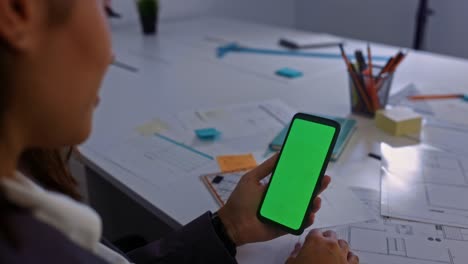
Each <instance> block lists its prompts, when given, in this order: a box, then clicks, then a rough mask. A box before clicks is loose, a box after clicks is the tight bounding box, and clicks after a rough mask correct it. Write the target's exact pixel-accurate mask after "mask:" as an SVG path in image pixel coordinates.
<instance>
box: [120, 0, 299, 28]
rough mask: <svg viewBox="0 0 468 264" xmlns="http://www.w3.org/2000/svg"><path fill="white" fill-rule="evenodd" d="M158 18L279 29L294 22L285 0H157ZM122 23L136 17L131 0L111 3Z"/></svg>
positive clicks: (292, 4) (292, 14) (132, 0)
mask: <svg viewBox="0 0 468 264" xmlns="http://www.w3.org/2000/svg"><path fill="white" fill-rule="evenodd" d="M160 3H161V16H162V17H161V19H162V20H165V21H168V20H175V19H183V18H191V17H197V16H201V15H211V16H223V17H231V18H237V19H243V20H244V19H246V20H250V21H255V22H260V23H267V24H273V25H281V26H293V25H294V24H295V23H294V22H295V20H294V15H295V14H294V12H295V5H294V1H286V0H160ZM113 5H114V6H115V9H116V10H117V11H118V12H121V13H122V14H123V15H124V19H125V20H135V19H136V18H137V15H136V10H135V0H113Z"/></svg>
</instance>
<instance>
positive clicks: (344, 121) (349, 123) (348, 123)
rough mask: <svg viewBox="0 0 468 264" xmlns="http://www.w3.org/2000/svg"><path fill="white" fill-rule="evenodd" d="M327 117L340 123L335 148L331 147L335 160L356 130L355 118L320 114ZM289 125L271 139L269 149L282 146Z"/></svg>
mask: <svg viewBox="0 0 468 264" xmlns="http://www.w3.org/2000/svg"><path fill="white" fill-rule="evenodd" d="M322 117H325V118H328V119H332V120H335V121H336V122H338V123H340V125H341V132H340V134H339V135H338V139H337V141H336V145H335V148H334V149H333V152H332V156H331V160H333V161H335V160H337V159H338V158H339V157H340V155H341V153H342V152H343V150H344V149H345V147H346V144H347V143H348V141H349V139H350V138H351V136H352V135H353V133H354V131H355V130H356V123H357V122H356V120H354V119H349V118H341V117H332V116H322ZM288 129H289V125H287V126H286V127H284V128H283V130H281V132H280V133H279V134H278V135H277V136H276V137H275V138H274V139H273V141H272V142H271V143H270V149H271V150H274V151H278V150H280V149H281V147H282V146H283V142H284V139H285V138H286V134H287V133H288Z"/></svg>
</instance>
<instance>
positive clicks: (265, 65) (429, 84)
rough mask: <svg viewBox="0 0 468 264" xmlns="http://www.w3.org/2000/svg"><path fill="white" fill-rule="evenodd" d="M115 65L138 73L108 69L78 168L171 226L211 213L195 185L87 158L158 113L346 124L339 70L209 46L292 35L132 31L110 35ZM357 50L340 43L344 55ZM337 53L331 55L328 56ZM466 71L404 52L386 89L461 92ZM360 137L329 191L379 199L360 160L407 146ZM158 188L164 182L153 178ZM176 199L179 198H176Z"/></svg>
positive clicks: (373, 177) (262, 42) (221, 28)
mask: <svg viewBox="0 0 468 264" xmlns="http://www.w3.org/2000/svg"><path fill="white" fill-rule="evenodd" d="M113 32H114V36H113V38H114V45H115V50H116V54H117V58H118V59H119V60H121V61H124V62H126V63H128V64H130V65H132V66H135V67H137V68H138V69H139V71H138V72H137V73H132V72H128V71H125V70H122V69H118V68H115V67H112V68H111V69H110V71H109V74H108V75H107V77H106V79H105V82H104V84H103V89H102V91H101V97H102V101H101V105H100V106H99V108H98V110H97V112H96V115H95V123H94V132H93V134H92V137H91V138H90V139H89V141H88V142H87V143H86V144H84V145H83V146H82V147H81V148H80V149H81V151H82V153H83V155H84V157H85V159H86V165H87V166H88V167H90V168H91V169H93V170H96V171H97V172H98V173H100V174H101V175H102V176H103V177H105V178H106V179H107V180H108V181H110V182H111V183H113V184H115V186H117V187H118V188H120V189H121V190H123V191H124V192H125V193H126V194H127V195H129V196H131V197H132V198H133V199H135V200H137V201H138V202H140V203H141V204H142V205H143V206H145V207H146V208H147V209H149V210H151V211H152V212H153V213H155V214H156V215H157V216H158V217H160V218H161V219H163V220H164V221H165V222H166V223H168V224H169V225H170V226H172V227H174V228H176V227H179V226H180V225H183V224H186V223H188V222H190V221H191V220H192V219H193V218H195V217H197V216H198V215H200V214H201V213H203V212H205V211H207V210H216V209H217V208H218V206H217V204H216V203H215V201H214V199H213V198H212V197H211V195H210V194H209V193H208V191H207V190H206V188H205V186H204V185H203V184H202V183H201V181H200V180H199V179H198V178H194V179H188V180H187V182H186V183H185V184H184V185H182V187H181V188H180V189H179V190H167V189H166V190H164V189H158V191H155V186H152V185H149V184H147V182H145V181H143V180H141V179H140V178H137V177H135V176H133V175H132V174H131V173H129V172H127V171H125V170H123V169H121V168H120V167H118V166H116V165H115V164H113V163H111V162H109V161H108V160H106V159H105V158H104V157H103V156H102V155H100V154H98V153H97V152H96V151H95V150H98V151H99V150H100V149H102V148H105V147H106V146H107V145H109V144H113V143H115V142H119V140H122V139H123V138H124V137H125V136H126V135H127V134H128V133H129V131H132V130H133V129H134V128H135V127H136V126H137V125H141V124H142V123H143V122H145V121H147V120H150V119H151V118H153V117H155V116H157V115H158V114H160V113H176V112H180V111H182V110H190V109H195V108H200V107H202V108H203V107H210V106H219V105H223V104H232V103H242V102H246V101H254V100H264V99H274V98H280V99H281V100H283V101H284V102H286V103H287V104H289V105H291V106H292V107H295V108H296V109H298V110H300V111H305V112H315V113H324V114H331V115H343V116H344V115H347V114H349V112H350V111H349V109H350V106H349V102H348V100H349V99H348V98H349V93H348V80H347V75H346V74H345V72H346V69H345V65H344V63H343V61H342V60H338V59H311V58H307V59H306V58H290V57H275V56H262V55H259V56H257V55H242V54H229V55H227V57H225V58H223V59H217V58H216V57H215V47H216V46H219V45H221V44H222V43H215V42H213V41H207V37H208V38H209V39H213V38H217V39H223V40H226V41H229V42H231V41H237V42H239V43H242V44H246V45H250V46H254V47H255V46H257V47H269V46H271V47H276V43H277V41H278V39H279V38H280V37H282V36H284V35H285V34H286V33H287V34H288V35H291V34H295V35H306V34H310V33H305V32H297V31H294V30H291V29H282V28H274V27H269V26H265V25H256V24H248V23H242V22H237V21H232V20H222V19H200V20H193V21H183V22H178V23H172V24H166V25H161V31H160V34H159V35H158V36H157V37H146V38H145V37H142V36H141V35H140V33H139V28H138V26H137V25H114V27H113ZM355 47H360V48H365V43H364V42H360V41H354V40H348V41H347V45H346V49H347V50H348V51H349V52H352V51H354V50H355ZM397 50H398V49H397V48H394V47H388V46H384V45H373V53H374V55H393V54H395V53H396V52H397ZM327 51H329V52H334V53H338V49H337V48H334V49H327ZM285 66H290V67H294V68H296V69H299V70H302V71H303V72H304V73H305V76H304V77H303V78H301V79H298V80H284V79H281V78H280V77H276V76H275V75H274V74H273V73H274V71H275V70H277V69H279V68H282V67H285ZM466 72H468V61H465V60H461V59H455V58H449V57H443V56H439V55H434V54H429V53H424V52H411V53H410V55H409V56H408V58H407V59H406V60H405V61H404V63H403V64H402V65H401V66H400V67H399V70H398V72H397V74H396V78H395V80H394V86H393V87H394V88H400V87H402V86H403V85H405V84H407V83H410V82H413V83H415V84H417V85H418V86H419V87H420V88H421V89H423V90H424V91H425V92H430V91H432V90H436V89H440V88H441V87H446V88H447V89H451V91H454V90H459V91H466V89H468V78H465V74H466ZM357 119H358V121H359V128H358V131H357V133H356V135H355V136H354V137H353V138H352V140H351V142H350V144H349V145H348V147H347V148H346V150H345V152H344V154H343V155H342V157H341V158H340V159H339V161H338V162H336V163H334V164H333V165H332V166H331V167H330V170H329V174H331V175H332V176H333V178H334V179H335V181H341V182H345V183H347V184H350V185H355V186H362V187H367V188H372V189H376V190H379V189H380V176H379V162H377V161H375V160H373V159H371V158H368V157H367V154H368V153H369V152H375V151H378V144H379V143H380V142H382V141H383V142H388V143H390V144H391V145H405V144H411V143H413V142H411V141H410V140H408V139H398V138H392V137H389V136H387V135H386V134H384V133H383V132H380V131H379V130H377V129H375V128H374V125H373V121H371V120H367V119H364V118H359V117H357ZM155 177H158V181H160V182H161V183H163V182H164V181H165V177H164V175H155ZM182 194H183V195H182Z"/></svg>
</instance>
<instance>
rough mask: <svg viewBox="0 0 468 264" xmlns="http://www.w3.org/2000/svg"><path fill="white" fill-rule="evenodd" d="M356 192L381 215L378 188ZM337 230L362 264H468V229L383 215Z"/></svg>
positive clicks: (357, 190) (340, 227)
mask: <svg viewBox="0 0 468 264" xmlns="http://www.w3.org/2000/svg"><path fill="white" fill-rule="evenodd" d="M353 191H354V192H355V194H356V195H357V196H359V198H360V199H361V201H362V202H363V203H364V204H366V205H367V206H368V207H369V210H370V211H372V212H374V213H375V214H379V211H380V193H379V192H378V191H375V190H370V189H363V188H353ZM333 230H334V231H335V232H337V233H338V236H339V237H340V238H341V239H344V240H346V241H348V243H349V245H350V247H351V249H352V250H353V253H355V254H356V255H358V256H359V259H360V263H361V264H466V263H468V229H463V228H459V227H450V226H446V225H439V224H426V223H419V222H411V221H405V220H396V219H390V218H386V217H380V218H379V219H378V220H371V221H367V222H364V223H359V224H351V225H344V226H339V227H336V228H333ZM301 239H302V240H303V239H304V236H303V237H302V238H301Z"/></svg>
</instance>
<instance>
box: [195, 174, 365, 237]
mask: <svg viewBox="0 0 468 264" xmlns="http://www.w3.org/2000/svg"><path fill="white" fill-rule="evenodd" d="M244 174H245V172H233V173H221V174H211V175H207V176H205V178H202V179H203V180H204V181H205V184H207V187H208V189H209V191H210V192H213V196H214V198H215V199H216V200H217V201H218V202H219V203H220V204H224V203H226V201H227V199H228V198H229V196H230V195H231V193H232V191H234V188H235V187H236V186H237V183H238V182H239V180H240V179H241V177H242V176H243V175H244ZM217 176H222V177H223V179H222V180H221V181H217V180H215V178H216V177H217ZM218 179H219V178H218ZM320 197H321V198H322V207H321V209H320V211H319V212H318V214H317V215H316V217H315V223H314V228H323V227H330V226H337V225H344V224H349V223H357V222H363V221H367V220H370V219H374V216H373V215H372V214H371V213H370V212H369V211H368V209H367V207H366V206H365V205H363V204H362V203H361V201H360V200H359V199H358V198H357V197H356V195H355V194H354V193H353V192H352V191H351V189H350V188H348V187H347V186H344V185H341V184H338V183H333V184H331V185H330V186H329V187H328V189H327V190H325V192H323V193H322V194H321V195H320Z"/></svg>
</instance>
